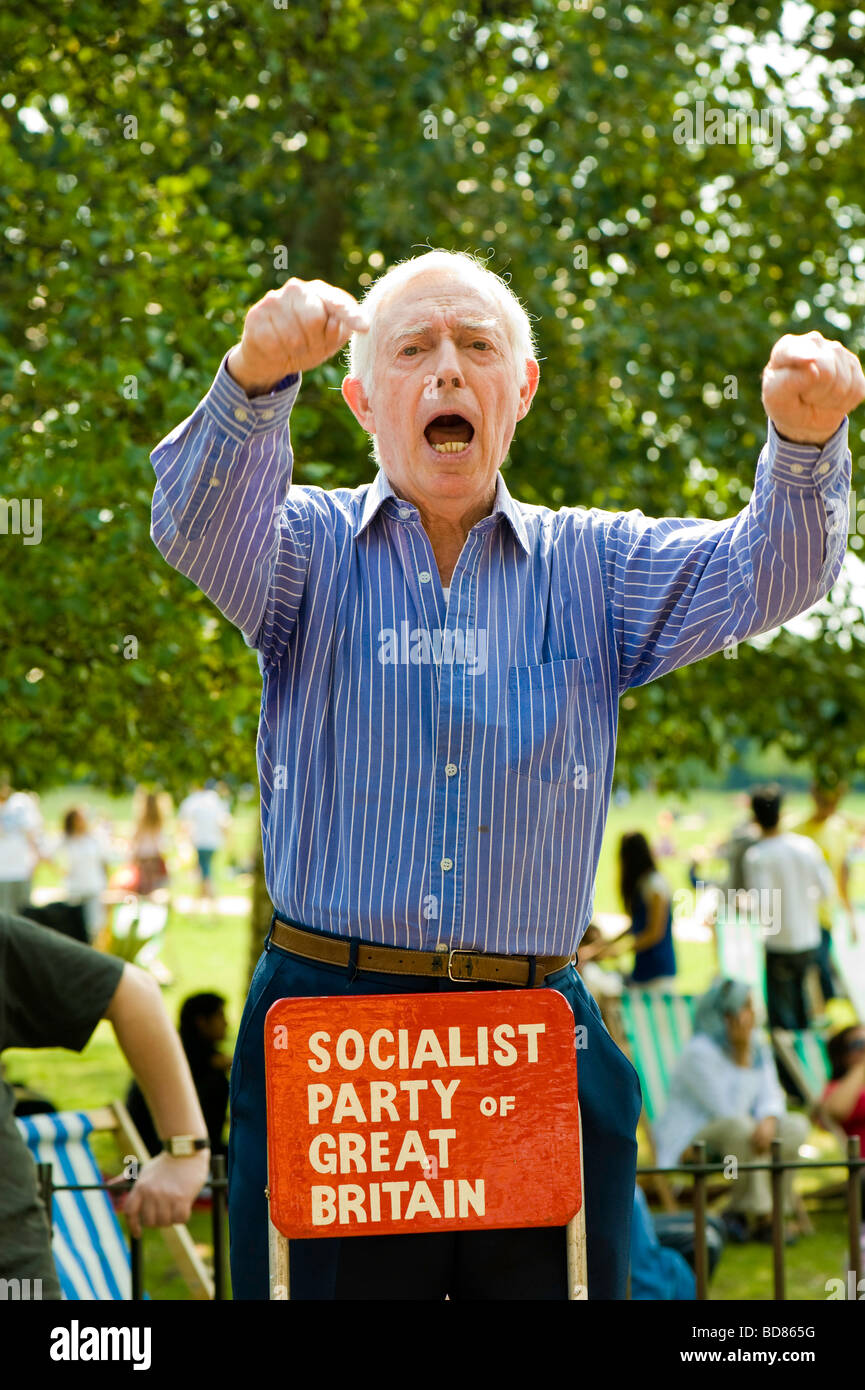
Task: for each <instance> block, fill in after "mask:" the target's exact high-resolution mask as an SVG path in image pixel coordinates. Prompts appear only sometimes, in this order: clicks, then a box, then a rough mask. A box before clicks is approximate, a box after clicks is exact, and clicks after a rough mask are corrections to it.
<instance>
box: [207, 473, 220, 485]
mask: <svg viewBox="0 0 865 1390" xmlns="http://www.w3.org/2000/svg"><path fill="white" fill-rule="evenodd" d="M219 484H220V479H219V478H217V476H216V474H215V473H214V475H213V477H212V478H211V479H210V482H209V486H210V487H219Z"/></svg>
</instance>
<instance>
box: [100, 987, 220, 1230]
mask: <svg viewBox="0 0 865 1390" xmlns="http://www.w3.org/2000/svg"><path fill="white" fill-rule="evenodd" d="M105 1017H106V1018H107V1019H108V1020H109V1022H110V1023H111V1024H112V1026H113V1028H114V1031H115V1033H116V1035H117V1041H118V1043H119V1044H120V1047H121V1050H122V1051H123V1054H124V1056H125V1057H126V1060H127V1061H128V1063H129V1065H130V1067H131V1068H132V1071H133V1073H134V1074H135V1078H136V1080H137V1081H138V1084H139V1086H140V1087H141V1090H142V1091H143V1092H144V1096H145V1099H146V1100H147V1104H148V1107H149V1109H150V1112H151V1114H152V1116H153V1120H154V1124H155V1126H156V1130H157V1133H158V1134H159V1135H160V1137H161V1138H163V1139H168V1138H170V1137H172V1136H173V1135H180V1134H190V1135H192V1136H193V1138H196V1139H206V1138H207V1126H206V1124H205V1123H204V1116H203V1115H202V1113H201V1106H200V1105H199V1102H198V1095H197V1093H196V1090H195V1084H194V1082H193V1080H192V1075H191V1073H190V1070H189V1063H188V1062H187V1060H186V1056H185V1054H184V1051H183V1047H182V1045H181V1042H180V1038H179V1037H178V1035H177V1033H176V1031H175V1029H174V1027H173V1026H172V1024H171V1020H170V1019H169V1017H168V1015H167V1013H166V1012H165V1006H164V1004H163V1003H162V996H161V994H160V991H159V986H158V985H157V983H156V981H155V980H154V979H153V977H152V976H151V975H148V974H147V973H146V971H144V970H140V969H139V968H138V967H137V966H135V965H126V966H124V969H123V974H122V975H121V977H120V983H119V984H118V986H117V989H116V990H115V992H114V996H113V998H112V1000H111V1003H110V1004H109V1006H108V1008H107V1010H106V1012H105ZM209 1165H210V1150H209V1149H202V1150H199V1151H198V1152H196V1153H195V1154H194V1155H192V1156H190V1157H189V1158H174V1157H172V1155H170V1154H167V1153H162V1154H158V1155H157V1156H156V1157H155V1158H151V1159H150V1160H149V1161H148V1162H147V1163H145V1164H144V1165H143V1166H142V1168H141V1172H140V1173H139V1175H138V1179H137V1181H136V1183H135V1186H134V1188H133V1189H132V1191H131V1192H130V1193H129V1195H128V1197H127V1198H126V1203H125V1205H124V1213H125V1215H126V1217H127V1220H128V1221H129V1227H130V1230H131V1231H132V1233H133V1235H136V1236H137V1235H140V1234H141V1228H142V1226H171V1225H174V1224H175V1222H183V1221H186V1220H187V1219H188V1217H189V1213H190V1211H191V1210H192V1203H193V1202H194V1200H195V1198H196V1197H197V1195H198V1193H199V1192H200V1191H201V1188H202V1187H203V1186H204V1183H205V1182H206V1181H207V1174H208V1169H209Z"/></svg>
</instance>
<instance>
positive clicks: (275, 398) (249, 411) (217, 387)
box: [204, 349, 301, 444]
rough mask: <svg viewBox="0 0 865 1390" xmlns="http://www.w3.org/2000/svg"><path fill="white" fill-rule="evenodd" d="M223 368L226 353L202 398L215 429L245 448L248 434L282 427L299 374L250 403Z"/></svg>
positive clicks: (291, 374) (225, 367)
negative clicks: (218, 429) (216, 427)
mask: <svg viewBox="0 0 865 1390" xmlns="http://www.w3.org/2000/svg"><path fill="white" fill-rule="evenodd" d="M229 351H230V349H229ZM227 364H228V353H226V354H225V356H224V357H223V359H222V362H221V363H220V366H219V371H218V372H217V373H216V376H215V377H214V379H213V385H212V386H211V388H210V390H209V391H208V393H207V395H206V396H205V398H204V409H205V411H206V413H207V414H208V415H209V416H210V418H211V419H212V420H213V421H214V422H215V423H216V424H217V425H218V426H219V428H220V429H221V430H223V431H224V432H225V434H227V435H228V436H229V438H230V439H233V440H235V442H236V443H238V444H245V443H246V440H247V439H248V438H249V436H250V435H252V434H267V433H269V432H270V431H272V430H277V429H279V428H280V427H281V426H282V425H284V424H285V422H286V420H287V419H288V417H289V415H290V413H291V408H292V406H293V405H294V402H295V401H296V399H297V393H298V391H299V390H300V382H301V374H300V372H291V373H289V375H288V376H284V377H283V378H282V380H281V381H279V382H277V384H276V386H275V387H274V388H273V390H272V391H270V392H268V394H267V395H266V396H254V397H253V398H252V399H250V397H249V396H247V394H246V392H245V391H244V389H243V387H242V386H241V385H240V383H239V382H237V381H235V380H234V377H233V376H232V375H231V373H230V372H229V370H228V365H227Z"/></svg>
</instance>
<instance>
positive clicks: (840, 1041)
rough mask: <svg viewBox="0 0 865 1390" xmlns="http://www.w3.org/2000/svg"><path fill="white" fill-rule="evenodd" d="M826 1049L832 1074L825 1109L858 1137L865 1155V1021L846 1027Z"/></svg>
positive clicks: (842, 1126) (824, 1099) (824, 1098)
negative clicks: (864, 1022)
mask: <svg viewBox="0 0 865 1390" xmlns="http://www.w3.org/2000/svg"><path fill="white" fill-rule="evenodd" d="M826 1050H827V1051H828V1053H829V1065H830V1066H831V1068H832V1075H831V1077H830V1079H829V1082H828V1084H827V1086H826V1089H825V1091H824V1092H823V1102H822V1103H823V1109H824V1110H825V1111H826V1113H827V1114H828V1115H829V1116H830V1117H831V1118H832V1119H833V1120H836V1121H837V1123H838V1124H839V1125H840V1126H841V1128H842V1129H843V1131H844V1133H845V1134H852V1135H855V1136H858V1139H859V1148H860V1153H862V1154H863V1155H865V1024H862V1023H853V1024H851V1025H850V1027H849V1028H842V1029H841V1031H840V1033H836V1034H835V1035H834V1037H831V1038H830V1039H829V1042H828V1044H827V1049H826Z"/></svg>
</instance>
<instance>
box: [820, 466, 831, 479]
mask: <svg viewBox="0 0 865 1390" xmlns="http://www.w3.org/2000/svg"><path fill="white" fill-rule="evenodd" d="M817 472H818V473H819V475H820V477H821V478H822V476H823V474H824V473H828V472H829V464H828V463H821V464H820V467H819V468H818V469H817Z"/></svg>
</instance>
